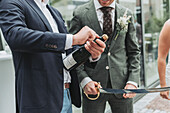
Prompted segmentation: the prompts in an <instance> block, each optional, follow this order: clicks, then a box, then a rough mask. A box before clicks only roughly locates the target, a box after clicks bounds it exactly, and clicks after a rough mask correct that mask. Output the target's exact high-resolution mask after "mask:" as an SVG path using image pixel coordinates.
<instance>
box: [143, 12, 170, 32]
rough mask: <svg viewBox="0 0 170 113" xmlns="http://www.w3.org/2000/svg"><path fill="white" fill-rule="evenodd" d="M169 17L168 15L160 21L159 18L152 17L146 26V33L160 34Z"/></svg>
mask: <svg viewBox="0 0 170 113" xmlns="http://www.w3.org/2000/svg"><path fill="white" fill-rule="evenodd" d="M168 17H169V16H168V14H167V15H165V16H164V17H163V18H160V19H159V18H157V17H156V16H155V15H153V16H151V17H150V18H149V20H148V22H147V23H146V24H145V33H155V32H160V31H161V29H162V27H163V25H164V23H165V21H166V20H167V19H168Z"/></svg>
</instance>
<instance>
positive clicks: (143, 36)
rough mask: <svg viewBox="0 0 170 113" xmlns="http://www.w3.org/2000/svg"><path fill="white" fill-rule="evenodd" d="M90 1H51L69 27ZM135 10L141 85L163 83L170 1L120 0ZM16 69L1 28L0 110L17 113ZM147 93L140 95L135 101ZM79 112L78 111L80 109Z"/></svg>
mask: <svg viewBox="0 0 170 113" xmlns="http://www.w3.org/2000/svg"><path fill="white" fill-rule="evenodd" d="M88 1H89V0H50V2H49V4H50V5H52V6H54V7H55V8H56V9H58V10H59V11H60V12H61V14H62V16H63V18H64V20H65V23H66V25H67V27H69V24H70V20H71V18H72V14H73V11H74V9H75V8H76V7H78V6H79V5H82V4H84V3H86V2H88ZM117 2H118V3H119V4H121V5H123V6H125V7H127V8H129V9H131V10H132V11H133V13H134V17H135V26H136V36H137V38H138V42H139V44H140V50H141V73H140V84H139V86H140V88H150V87H156V86H157V85H159V76H158V70H157V52H158V40H159V33H160V31H161V29H162V27H163V24H164V22H165V21H166V20H168V19H169V16H170V15H169V14H170V9H169V6H170V0H117ZM14 79H15V78H14V69H13V62H12V55H11V52H10V49H9V47H8V45H7V44H6V43H5V41H4V38H3V35H2V33H1V31H0V113H14V109H15V108H14V104H15V102H14ZM143 96H144V95H137V97H136V98H135V99H134V100H135V102H137V101H139V100H140V99H141V97H143ZM77 113H78V112H77Z"/></svg>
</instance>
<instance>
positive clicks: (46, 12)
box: [34, 0, 73, 83]
mask: <svg viewBox="0 0 170 113" xmlns="http://www.w3.org/2000/svg"><path fill="white" fill-rule="evenodd" d="M34 1H35V3H36V4H37V5H38V7H39V8H40V9H41V11H42V12H43V14H44V16H45V17H46V19H47V20H48V22H49V24H50V26H51V28H52V30H53V32H55V33H59V31H58V26H57V23H56V21H55V20H54V18H53V16H52V15H51V13H50V11H49V10H48V9H47V7H46V6H47V4H48V2H49V0H43V2H42V0H34ZM72 41H73V36H72V35H71V34H67V38H66V45H65V50H67V49H69V48H72ZM64 57H66V53H64V54H62V58H64ZM63 73H64V83H71V76H70V73H69V72H68V71H67V70H65V69H63Z"/></svg>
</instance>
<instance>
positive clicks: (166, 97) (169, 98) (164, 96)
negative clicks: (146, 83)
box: [160, 85, 170, 100]
mask: <svg viewBox="0 0 170 113" xmlns="http://www.w3.org/2000/svg"><path fill="white" fill-rule="evenodd" d="M161 87H162V88H163V87H167V85H164V86H161ZM160 96H161V97H162V98H164V99H167V100H170V97H169V91H165V92H160Z"/></svg>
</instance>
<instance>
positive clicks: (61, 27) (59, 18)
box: [47, 5, 67, 33]
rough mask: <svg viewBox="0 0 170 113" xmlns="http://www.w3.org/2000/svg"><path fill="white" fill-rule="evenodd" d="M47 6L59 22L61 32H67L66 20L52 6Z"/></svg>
mask: <svg viewBox="0 0 170 113" xmlns="http://www.w3.org/2000/svg"><path fill="white" fill-rule="evenodd" d="M47 8H48V10H49V11H50V13H51V15H52V16H53V18H54V20H55V21H56V23H57V26H58V30H59V33H67V29H66V27H65V25H64V24H63V23H64V21H63V20H62V19H61V17H60V15H57V13H55V11H54V9H53V8H52V7H51V6H49V5H47Z"/></svg>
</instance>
